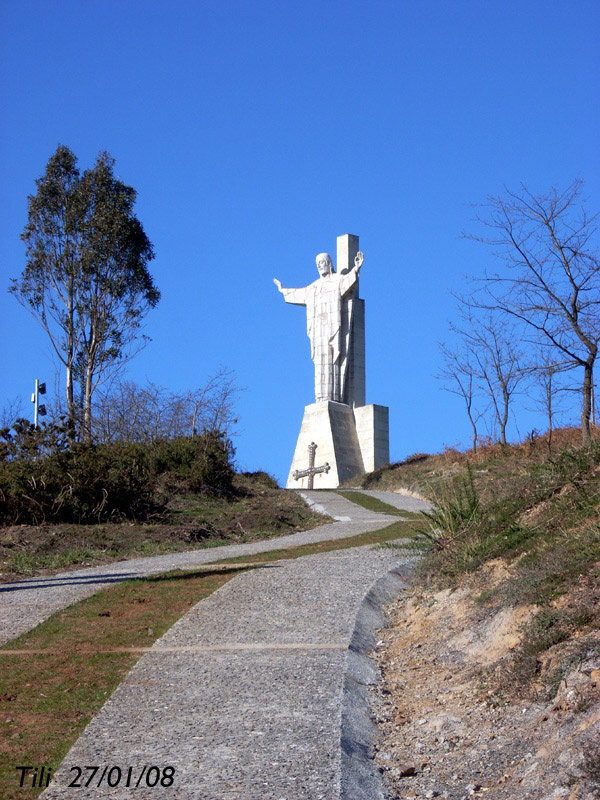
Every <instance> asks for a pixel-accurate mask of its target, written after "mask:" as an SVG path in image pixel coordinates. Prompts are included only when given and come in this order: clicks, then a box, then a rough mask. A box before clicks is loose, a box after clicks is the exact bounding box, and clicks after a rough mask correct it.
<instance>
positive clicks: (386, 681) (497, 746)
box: [374, 560, 600, 800]
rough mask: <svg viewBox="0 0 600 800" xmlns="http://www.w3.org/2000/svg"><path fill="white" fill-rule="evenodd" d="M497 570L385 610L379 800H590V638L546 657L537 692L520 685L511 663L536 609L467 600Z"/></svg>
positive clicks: (593, 701)
mask: <svg viewBox="0 0 600 800" xmlns="http://www.w3.org/2000/svg"><path fill="white" fill-rule="evenodd" d="M506 570H507V567H506V565H505V564H504V563H503V562H502V561H500V560H496V561H494V562H491V563H490V564H488V565H487V566H486V568H484V569H482V570H480V571H479V573H478V574H477V576H471V577H470V578H469V579H468V581H467V582H465V583H464V584H463V586H462V587H461V588H458V589H454V590H450V589H446V590H444V591H439V592H436V593H429V592H427V591H423V590H420V591H417V590H412V591H409V592H408V593H407V594H405V595H404V596H401V597H400V598H398V599H397V600H396V601H395V602H394V603H393V604H392V605H391V606H390V607H389V608H388V623H389V627H388V628H387V629H386V630H384V631H383V632H382V633H381V635H380V636H381V641H380V642H379V643H378V646H377V650H376V654H377V658H378V661H379V665H380V669H381V672H382V682H381V683H380V685H379V687H378V689H377V690H376V695H375V698H374V702H375V711H376V716H377V721H378V723H379V725H380V731H381V735H380V739H379V741H378V745H377V750H378V752H377V763H378V765H379V766H380V768H381V769H382V771H383V773H384V780H385V783H386V786H387V789H388V792H389V798H390V800H392V799H393V800H408V798H411V799H412V798H415V800H420V798H432V797H440V798H448V799H449V800H462V798H469V797H485V798H488V800H526V799H527V800H559V799H560V800H598V798H600V634H599V633H598V631H597V630H595V631H594V630H591V631H587V632H586V634H585V636H584V635H583V634H579V635H578V636H576V637H573V638H571V639H570V640H569V641H568V642H563V643H561V644H557V645H555V646H554V647H552V648H550V650H547V651H546V652H545V653H544V655H543V657H540V659H539V664H538V665H537V667H538V672H539V682H538V684H537V686H534V687H533V689H532V686H531V683H528V682H527V681H525V680H523V682H522V683H521V682H520V681H519V676H518V673H517V672H516V671H515V669H514V664H515V661H516V657H517V656H518V654H519V652H520V648H521V647H522V645H523V636H524V632H523V627H522V626H523V624H524V623H526V622H527V620H529V619H531V618H532V616H533V615H534V613H535V611H536V607H534V606H520V607H513V608H506V607H505V608H502V609H489V608H482V606H481V605H480V604H479V605H478V604H477V603H476V602H475V598H476V597H477V596H478V595H479V594H480V593H481V591H482V590H483V589H484V588H486V589H487V588H490V587H492V586H494V585H496V584H497V583H498V582H500V581H501V580H503V578H504V577H505V573H506ZM575 594H576V592H575ZM588 596H589V592H588ZM561 601H562V603H563V604H568V603H569V602H573V603H577V602H578V598H577V597H575V596H573V597H571V598H570V600H569V599H568V598H566V597H564V596H563V598H561ZM569 653H570V654H571V655H573V653H575V654H576V656H577V657H576V658H571V661H570V663H571V666H570V667H569V669H568V670H567V671H565V672H564V675H563V678H562V680H560V682H557V685H554V686H553V688H552V689H551V690H549V683H548V681H549V680H550V677H551V676H552V674H556V672H555V670H556V667H557V665H558V664H563V665H564V664H565V663H569V661H568V659H567V656H568V655H569ZM566 659H567V660H566ZM511 680H512V684H511ZM549 698H551V699H549Z"/></svg>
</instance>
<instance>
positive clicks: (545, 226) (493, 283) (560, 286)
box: [468, 179, 600, 443]
mask: <svg viewBox="0 0 600 800" xmlns="http://www.w3.org/2000/svg"><path fill="white" fill-rule="evenodd" d="M582 186H583V183H582V181H581V180H579V179H578V180H575V181H574V182H573V183H572V184H571V185H570V186H569V187H568V188H567V189H565V190H564V191H563V192H560V191H558V190H556V189H552V190H550V191H549V192H548V193H547V194H545V195H539V196H535V195H533V194H532V193H531V192H530V191H529V190H528V189H527V188H526V187H525V186H522V187H521V191H520V192H518V193H514V192H508V191H507V193H506V195H505V196H503V197H496V198H490V200H489V201H488V203H487V204H486V205H484V206H483V208H484V209H485V210H486V213H485V215H483V216H481V215H480V216H479V221H480V222H481V223H483V225H484V226H485V227H486V228H488V229H489V230H491V231H492V233H491V234H490V235H481V236H480V235H470V236H469V237H468V238H471V239H474V240H476V241H480V242H483V243H485V244H487V245H489V246H491V247H492V248H493V250H494V252H495V254H496V255H497V256H498V257H499V258H500V260H501V261H502V262H503V267H502V269H501V270H500V271H498V272H487V273H486V276H485V278H484V279H483V281H484V287H485V288H484V291H483V293H482V294H481V295H480V296H479V297H478V298H477V300H476V301H475V302H476V303H477V304H478V305H479V307H480V308H487V309H490V310H494V309H499V310H501V311H502V312H504V313H505V314H508V315H511V316H512V317H514V318H515V319H518V320H520V321H522V322H523V323H525V324H526V325H527V326H529V328H530V329H531V330H532V331H535V332H536V335H537V334H539V335H541V336H542V338H543V339H544V340H545V341H547V342H548V344H549V345H551V346H552V348H554V349H555V351H557V358H556V361H568V362H570V363H571V364H572V365H573V366H576V367H580V368H581V369H582V370H583V380H582V387H581V390H582V410H581V432H582V439H583V442H584V443H589V441H590V415H591V409H592V390H593V372H594V365H595V362H596V357H597V355H598V344H599V341H600V313H599V312H600V260H599V257H598V249H597V242H596V236H597V220H598V214H593V215H591V216H590V215H588V213H587V211H586V208H585V201H584V200H583V199H582V198H581V192H582Z"/></svg>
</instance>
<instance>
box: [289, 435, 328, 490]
mask: <svg viewBox="0 0 600 800" xmlns="http://www.w3.org/2000/svg"><path fill="white" fill-rule="evenodd" d="M316 451H317V445H316V444H315V443H314V442H311V443H310V444H309V445H308V469H295V470H294V473H293V475H294V480H295V481H297V480H300V478H306V476H308V488H309V489H314V484H315V475H318V474H319V473H320V472H329V469H330V467H329V464H328V463H327V462H325V464H324V465H323V466H322V467H315V453H316Z"/></svg>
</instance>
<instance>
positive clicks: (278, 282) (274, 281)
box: [273, 278, 282, 292]
mask: <svg viewBox="0 0 600 800" xmlns="http://www.w3.org/2000/svg"><path fill="white" fill-rule="evenodd" d="M273 283H274V284H275V286H276V287H277V288H278V289H279V291H280V292H281V291H282V289H281V281H278V280H277V278H273Z"/></svg>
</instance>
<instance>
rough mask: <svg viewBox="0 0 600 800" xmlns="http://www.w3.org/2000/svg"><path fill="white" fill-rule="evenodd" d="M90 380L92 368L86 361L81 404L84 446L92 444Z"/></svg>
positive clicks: (89, 361)
mask: <svg viewBox="0 0 600 800" xmlns="http://www.w3.org/2000/svg"><path fill="white" fill-rule="evenodd" d="M92 380H93V366H92V363H91V360H90V359H88V362H87V364H86V365H85V393H84V402H83V441H84V443H85V444H91V443H92Z"/></svg>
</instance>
